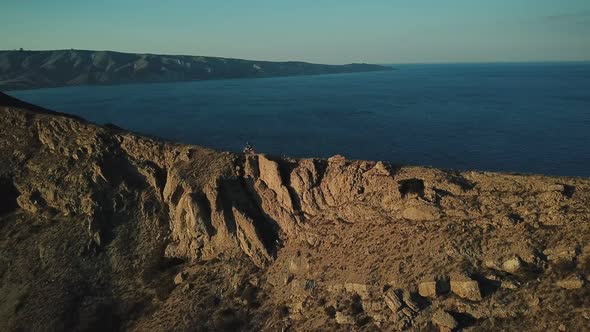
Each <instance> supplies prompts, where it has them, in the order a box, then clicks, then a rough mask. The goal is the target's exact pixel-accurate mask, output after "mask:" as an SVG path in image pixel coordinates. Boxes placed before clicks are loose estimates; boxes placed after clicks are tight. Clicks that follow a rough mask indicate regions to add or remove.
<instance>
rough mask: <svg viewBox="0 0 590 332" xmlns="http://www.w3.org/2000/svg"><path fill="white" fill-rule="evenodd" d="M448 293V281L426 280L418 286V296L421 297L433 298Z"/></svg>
mask: <svg viewBox="0 0 590 332" xmlns="http://www.w3.org/2000/svg"><path fill="white" fill-rule="evenodd" d="M448 292H449V283H448V280H428V281H423V282H421V283H420V284H418V294H420V296H422V297H428V298H435V297H437V296H439V295H441V294H445V293H448Z"/></svg>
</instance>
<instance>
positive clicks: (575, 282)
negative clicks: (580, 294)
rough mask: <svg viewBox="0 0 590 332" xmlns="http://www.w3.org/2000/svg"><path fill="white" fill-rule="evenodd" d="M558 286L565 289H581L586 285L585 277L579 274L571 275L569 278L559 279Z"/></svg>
mask: <svg viewBox="0 0 590 332" xmlns="http://www.w3.org/2000/svg"><path fill="white" fill-rule="evenodd" d="M557 286H559V287H561V288H563V289H579V288H582V287H584V279H582V278H580V277H578V276H574V277H570V278H568V279H564V280H560V281H558V282H557Z"/></svg>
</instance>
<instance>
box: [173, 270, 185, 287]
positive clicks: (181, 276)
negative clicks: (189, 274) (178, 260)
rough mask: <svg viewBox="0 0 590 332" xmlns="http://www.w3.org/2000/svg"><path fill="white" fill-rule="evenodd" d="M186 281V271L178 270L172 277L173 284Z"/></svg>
mask: <svg viewBox="0 0 590 332" xmlns="http://www.w3.org/2000/svg"><path fill="white" fill-rule="evenodd" d="M185 281H186V272H179V273H178V274H177V275H176V276H175V277H174V284H175V285H180V284H182V283H183V282H185Z"/></svg>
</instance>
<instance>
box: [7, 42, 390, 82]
mask: <svg viewBox="0 0 590 332" xmlns="http://www.w3.org/2000/svg"><path fill="white" fill-rule="evenodd" d="M381 70H391V68H389V67H385V66H378V65H371V64H348V65H321V64H312V63H306V62H295V61H289V62H269V61H252V60H240V59H228V58H217V57H203V56H187V55H156V54H135V53H120V52H112V51H85V50H56V51H0V90H19V89H34V88H47V87H59V86H70V85H108V84H125V83H148V82H174V81H192V80H209V79H223V78H251V77H270V76H291V75H316V74H335V73H351V72H363V71H381Z"/></svg>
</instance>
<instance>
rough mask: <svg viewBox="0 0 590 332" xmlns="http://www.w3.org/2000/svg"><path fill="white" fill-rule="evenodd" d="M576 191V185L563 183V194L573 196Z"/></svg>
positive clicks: (568, 196)
mask: <svg viewBox="0 0 590 332" xmlns="http://www.w3.org/2000/svg"><path fill="white" fill-rule="evenodd" d="M575 193H576V187H574V186H570V185H567V184H564V185H563V195H564V196H565V197H567V198H572V196H574V194H575Z"/></svg>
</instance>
